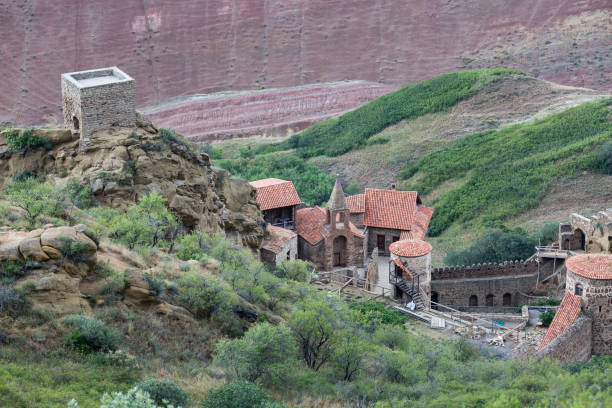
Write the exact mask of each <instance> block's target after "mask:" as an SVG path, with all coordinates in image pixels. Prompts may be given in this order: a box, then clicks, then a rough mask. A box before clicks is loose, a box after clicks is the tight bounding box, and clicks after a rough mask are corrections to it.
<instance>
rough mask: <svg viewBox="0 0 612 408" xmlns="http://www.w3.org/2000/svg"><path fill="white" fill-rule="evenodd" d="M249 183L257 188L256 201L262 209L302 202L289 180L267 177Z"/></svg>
mask: <svg viewBox="0 0 612 408" xmlns="http://www.w3.org/2000/svg"><path fill="white" fill-rule="evenodd" d="M250 184H251V185H252V186H253V187H255V188H256V189H257V203H258V204H259V208H260V209H261V210H262V211H266V210H271V209H274V208H282V207H290V206H292V205H298V204H301V203H302V200H300V196H299V195H298V193H297V191H296V190H295V186H294V185H293V183H292V182H291V181H287V180H281V179H277V178H267V179H263V180H256V181H252V182H251V183H250Z"/></svg>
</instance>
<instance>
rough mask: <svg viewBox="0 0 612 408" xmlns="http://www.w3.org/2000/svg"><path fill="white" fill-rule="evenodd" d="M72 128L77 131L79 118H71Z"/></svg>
mask: <svg viewBox="0 0 612 408" xmlns="http://www.w3.org/2000/svg"><path fill="white" fill-rule="evenodd" d="M72 127H73V128H74V130H79V128H80V124H79V118H77V117H76V116H73V117H72Z"/></svg>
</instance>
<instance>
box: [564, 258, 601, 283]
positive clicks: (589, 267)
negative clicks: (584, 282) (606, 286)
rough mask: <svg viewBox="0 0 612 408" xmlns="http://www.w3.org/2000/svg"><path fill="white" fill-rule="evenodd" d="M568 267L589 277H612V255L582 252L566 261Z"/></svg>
mask: <svg viewBox="0 0 612 408" xmlns="http://www.w3.org/2000/svg"><path fill="white" fill-rule="evenodd" d="M565 265H566V267H567V269H569V270H570V271H572V272H574V273H575V274H578V275H580V276H584V277H585V278H589V279H612V255H606V254H581V255H576V256H572V257H571V258H569V259H568V260H567V261H566V263H565Z"/></svg>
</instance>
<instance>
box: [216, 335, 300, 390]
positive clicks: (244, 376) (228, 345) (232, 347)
mask: <svg viewBox="0 0 612 408" xmlns="http://www.w3.org/2000/svg"><path fill="white" fill-rule="evenodd" d="M296 361H297V360H296V345H295V341H294V339H293V337H292V335H291V330H289V328H288V327H287V326H285V325H284V324H280V325H278V326H272V325H271V324H269V323H261V324H258V325H257V326H255V327H253V328H251V329H250V330H249V331H248V332H246V334H245V335H244V336H243V337H242V338H239V339H234V340H222V341H221V342H219V344H218V345H217V355H216V357H215V363H216V364H217V365H219V366H220V367H223V369H224V370H225V371H226V372H227V373H228V375H230V377H231V378H233V379H238V380H246V381H250V382H256V381H261V382H262V383H264V384H268V385H270V384H281V383H282V382H283V381H284V380H285V379H286V377H287V374H288V373H289V372H290V370H291V369H292V368H293V367H292V366H295V363H296Z"/></svg>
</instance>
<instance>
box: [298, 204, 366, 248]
mask: <svg viewBox="0 0 612 408" xmlns="http://www.w3.org/2000/svg"><path fill="white" fill-rule="evenodd" d="M336 219H338V218H336ZM326 221H327V210H325V209H323V208H319V207H314V208H301V209H299V210H297V214H296V229H297V233H298V235H299V236H300V237H302V238H304V239H305V240H306V241H307V242H308V243H309V244H310V245H315V244H317V243H318V242H319V241H321V240H322V239H323V238H325V237H328V236H329V230H328V229H327V228H326V226H325V222H326ZM349 228H350V230H351V232H352V233H353V235H356V236H358V237H360V238H365V236H364V235H363V234H362V233H361V231H359V230H358V229H357V227H355V225H353V223H352V222H349Z"/></svg>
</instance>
